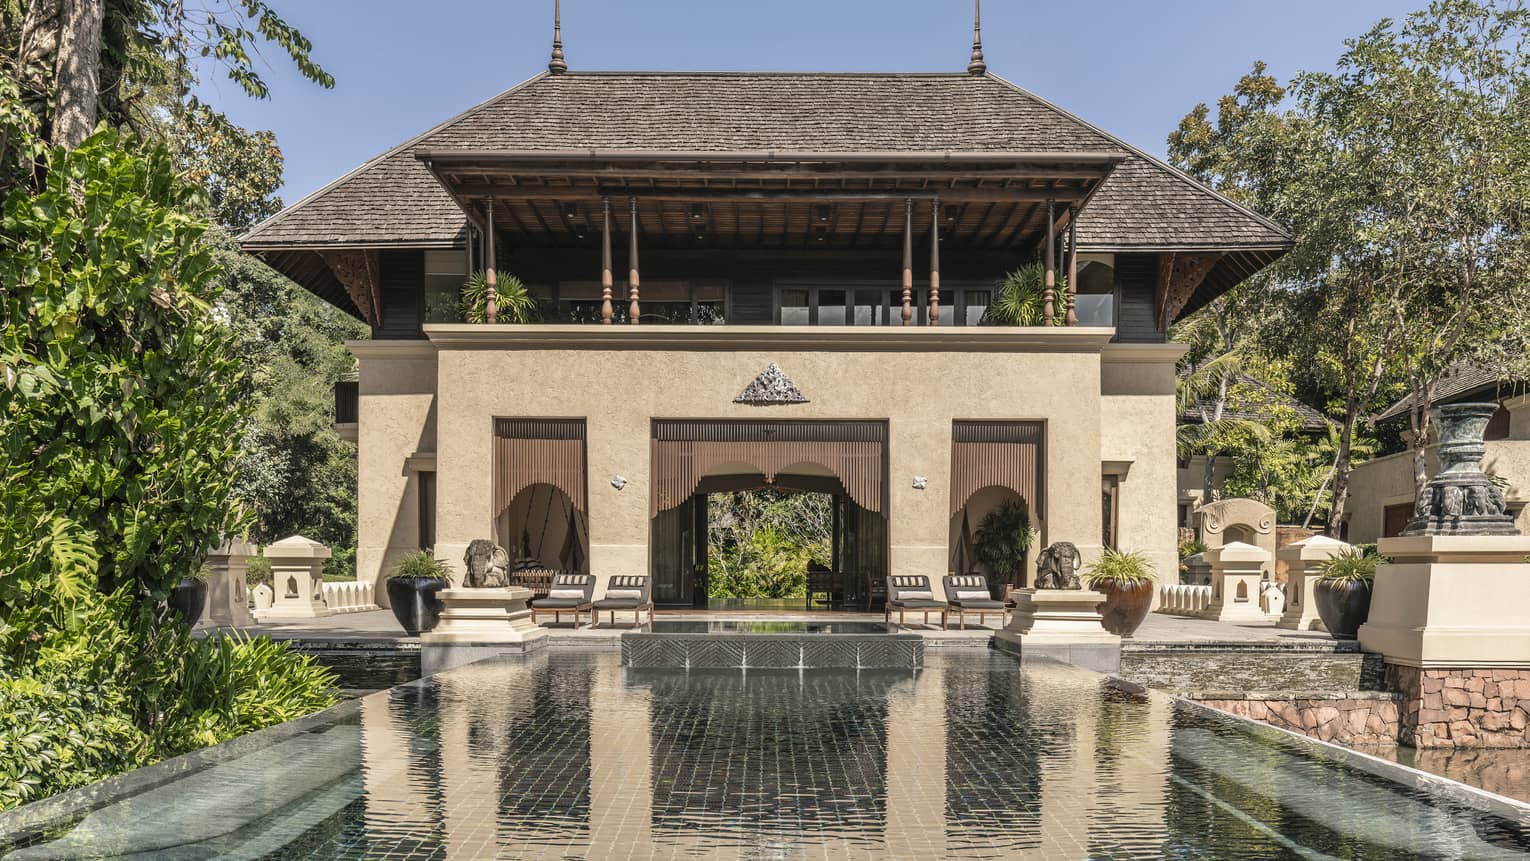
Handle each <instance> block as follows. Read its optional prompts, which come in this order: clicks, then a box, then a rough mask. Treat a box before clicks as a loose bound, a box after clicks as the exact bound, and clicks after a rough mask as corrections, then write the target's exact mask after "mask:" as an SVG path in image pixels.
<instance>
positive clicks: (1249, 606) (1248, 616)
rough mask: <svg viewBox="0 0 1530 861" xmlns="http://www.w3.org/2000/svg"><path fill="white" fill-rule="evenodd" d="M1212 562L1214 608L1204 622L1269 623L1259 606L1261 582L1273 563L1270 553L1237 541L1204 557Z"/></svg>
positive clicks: (1210, 607) (1209, 610)
mask: <svg viewBox="0 0 1530 861" xmlns="http://www.w3.org/2000/svg"><path fill="white" fill-rule="evenodd" d="M1204 555H1205V557H1206V561H1207V562H1209V563H1211V605H1210V606H1208V607H1207V608H1206V609H1205V610H1204V611H1203V612H1202V613H1201V618H1203V619H1215V620H1216V621H1218V622H1268V620H1269V617H1268V616H1266V615H1265V612H1264V610H1263V609H1262V608H1260V606H1259V588H1260V583H1259V581H1260V580H1262V579H1264V570H1265V567H1266V566H1267V565H1269V564H1270V554H1269V553H1268V552H1267V551H1266V550H1264V549H1263V548H1261V547H1255V546H1254V545H1252V544H1244V543H1243V542H1241V541H1234V542H1232V543H1230V544H1224V545H1222V546H1221V547H1218V548H1216V549H1214V550H1207V551H1206V553H1205V554H1204Z"/></svg>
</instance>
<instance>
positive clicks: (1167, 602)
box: [1158, 583, 1211, 616]
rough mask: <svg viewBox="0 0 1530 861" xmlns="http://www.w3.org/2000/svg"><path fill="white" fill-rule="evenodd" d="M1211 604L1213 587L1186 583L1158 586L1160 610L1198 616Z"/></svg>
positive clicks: (1170, 613) (1175, 614) (1172, 613)
mask: <svg viewBox="0 0 1530 861" xmlns="http://www.w3.org/2000/svg"><path fill="white" fill-rule="evenodd" d="M1209 606H1211V587H1210V586H1198V585H1194V584H1185V583H1161V584H1159V586H1158V612H1160V613H1165V614H1167V615H1170V616H1198V615H1200V614H1201V611H1203V610H1205V609H1206V608H1207V607H1209Z"/></svg>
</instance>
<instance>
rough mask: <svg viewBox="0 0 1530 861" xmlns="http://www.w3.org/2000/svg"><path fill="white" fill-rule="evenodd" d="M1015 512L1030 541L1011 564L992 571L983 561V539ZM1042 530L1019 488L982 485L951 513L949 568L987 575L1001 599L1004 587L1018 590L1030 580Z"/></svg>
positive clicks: (1033, 510)
mask: <svg viewBox="0 0 1530 861" xmlns="http://www.w3.org/2000/svg"><path fill="white" fill-rule="evenodd" d="M1015 513H1018V514H1019V515H1021V516H1022V517H1023V518H1024V522H1025V523H1026V524H1027V525H1028V527H1029V534H1030V543H1029V544H1027V545H1025V546H1024V550H1023V552H1022V553H1021V554H1020V555H1019V557H1018V559H1017V560H1016V564H1015V565H1014V566H1013V567H1011V568H1010V569H1008V570H1001V571H995V570H993V567H992V566H991V565H990V564H989V563H988V562H987V561H985V560H984V556H985V554H984V553H983V552H982V550H983V544H984V541H985V539H987V540H989V541H993V540H995V539H996V538H997V536H995V537H989V536H988V535H986V534H985V533H986V532H988V531H997V530H999V529H1001V528H1003V524H1004V523H1005V521H1007V520H1010V519H1011V518H1012V516H1013V515H1014V514H1015ZM990 518H991V519H990ZM1041 533H1042V523H1041V522H1040V520H1039V519H1038V516H1037V515H1036V512H1035V508H1034V507H1033V506H1032V505H1031V504H1030V502H1029V501H1028V500H1027V499H1026V498H1025V497H1024V496H1022V495H1021V494H1020V493H1019V492H1018V491H1016V490H1015V489H1013V488H1011V487H1007V486H1005V485H998V484H990V485H987V486H985V487H981V488H979V489H978V490H976V491H974V492H973V493H972V494H971V495H969V496H968V497H967V499H966V501H965V502H964V503H963V504H962V506H961V508H960V509H958V510H957V511H956V512H955V513H954V514H952V515H951V524H950V543H949V545H948V546H949V547H950V560H949V569H950V571H951V572H952V573H955V574H981V575H982V576H984V577H986V578H988V584H989V586H990V588H991V590H992V592H993V594H994V597H995V598H999V599H1002V598H1003V597H1004V594H1005V589H1006V587H1012V588H1016V589H1018V588H1021V587H1023V586H1025V585H1026V584H1027V583H1029V582H1030V577H1031V571H1030V569H1031V567H1032V566H1033V564H1034V560H1035V558H1036V553H1037V551H1038V549H1039V541H1040V536H1041Z"/></svg>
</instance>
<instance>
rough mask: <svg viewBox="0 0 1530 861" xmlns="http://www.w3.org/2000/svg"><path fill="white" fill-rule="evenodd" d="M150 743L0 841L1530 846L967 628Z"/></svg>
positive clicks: (848, 847) (538, 673)
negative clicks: (843, 665)
mask: <svg viewBox="0 0 1530 861" xmlns="http://www.w3.org/2000/svg"><path fill="white" fill-rule="evenodd" d="M167 766H168V767H167ZM156 768H157V769H158V771H157V772H156V770H155V769H148V770H144V771H143V772H142V773H139V774H138V775H136V776H131V777H130V778H129V779H128V781H126V782H127V783H132V782H133V781H134V780H137V781H138V785H135V786H133V788H132V789H131V790H130V791H127V792H126V794H125V797H121V798H117V799H116V800H112V799H97V800H93V801H88V802H85V801H82V800H81V798H82V797H81V796H72V797H66V798H63V799H61V800H60V801H59V802H57V803H55V805H54V806H55V808H57V809H56V811H54V812H53V813H51V814H50V813H48V810H49V808H47V807H46V806H45V807H41V808H34V809H32V810H30V811H28V810H25V809H24V810H23V811H21V812H20V813H13V814H11V815H10V816H8V817H7V816H0V834H11V835H13V836H12V837H11V838H7V839H12V843H11V845H10V846H9V847H6V848H5V849H0V857H4V858H12V859H34V861H36V859H55V858H71V859H73V858H134V859H147V858H155V859H212V858H226V859H270V860H271V861H278V859H280V861H292V859H362V858H366V859H394V858H398V859H404V858H408V859H456V858H495V857H499V858H565V857H597V858H604V857H611V856H613V855H614V856H618V857H635V858H646V857H695V856H703V857H728V858H797V857H812V858H825V857H828V858H842V857H844V858H873V857H874V858H879V859H880V858H936V857H949V858H1007V857H1015V856H1021V855H1023V856H1028V857H1048V858H1050V857H1060V858H1082V857H1092V858H1160V857H1172V858H1181V859H1200V858H1206V859H1211V858H1216V859H1226V858H1329V857H1342V858H1361V859H1381V858H1386V859H1398V858H1402V859H1408V858H1445V857H1450V858H1519V857H1525V856H1526V855H1527V853H1530V837H1527V833H1526V831H1525V828H1524V826H1521V825H1517V824H1515V823H1514V822H1511V821H1509V820H1507V819H1504V818H1499V817H1495V816H1492V815H1489V814H1486V813H1482V812H1478V811H1477V810H1475V809H1472V808H1468V807H1466V806H1463V805H1461V804H1458V803H1456V802H1453V801H1449V800H1445V799H1442V798H1440V797H1438V796H1435V795H1430V794H1425V793H1422V792H1418V791H1414V790H1410V789H1406V788H1404V787H1402V786H1400V785H1398V784H1394V783H1391V782H1389V781H1385V780H1382V779H1380V778H1377V777H1373V776H1370V775H1368V774H1366V773H1363V772H1361V771H1358V770H1355V769H1352V768H1349V767H1347V766H1345V765H1342V764H1340V763H1338V762H1335V761H1334V760H1333V759H1332V757H1330V756H1329V755H1327V754H1325V753H1323V752H1322V751H1321V750H1318V749H1317V748H1316V747H1315V746H1314V745H1311V744H1309V743H1307V742H1304V741H1299V740H1293V739H1289V738H1286V737H1283V736H1279V735H1278V734H1275V733H1273V732H1265V731H1260V732H1250V731H1249V730H1248V729H1246V727H1245V725H1243V724H1241V723H1240V722H1237V721H1234V720H1232V719H1223V718H1219V717H1215V716H1210V715H1208V714H1206V713H1205V712H1204V711H1202V710H1200V709H1197V708H1193V707H1187V706H1182V705H1177V704H1175V703H1174V702H1173V701H1172V700H1170V699H1169V698H1167V697H1165V696H1162V695H1160V694H1156V693H1151V694H1136V693H1130V692H1126V691H1123V690H1121V689H1119V688H1118V687H1116V686H1114V685H1113V684H1111V683H1109V682H1108V681H1107V680H1106V679H1105V678H1104V677H1102V676H1098V675H1095V674H1092V673H1088V672H1084V671H1080V670H1074V669H1072V668H1067V667H1061V666H1053V665H1046V664H1039V665H1027V666H1026V667H1025V668H1023V669H1022V668H1019V667H1018V666H1017V665H1016V663H1015V661H1014V660H1013V659H1011V658H1008V657H1005V656H1003V655H999V654H996V653H992V652H986V651H978V650H967V649H961V650H950V651H946V650H935V651H932V653H931V654H930V655H929V656H928V657H927V659H926V665H925V667H924V668H923V669H921V670H918V671H903V672H864V671H863V672H859V673H857V672H853V671H852V672H845V671H817V672H806V673H803V672H790V671H784V672H782V671H764V672H755V671H751V672H748V673H739V672H737V671H720V672H705V671H694V670H693V671H691V672H689V673H683V672H674V671H634V670H630V669H625V668H623V667H622V666H621V665H620V659H619V656H618V655H616V654H615V653H614V652H591V651H559V650H547V651H545V652H543V653H541V654H535V655H532V656H528V657H514V658H503V659H498V660H494V661H487V662H483V663H479V664H474V665H471V666H467V667H463V668H460V669H457V670H453V671H451V672H448V673H444V674H442V675H440V676H436V677H433V678H429V679H423V680H421V681H418V682H414V683H411V684H407V685H402V686H400V687H397V688H393V689H391V690H388V691H384V692H380V693H378V694H374V695H372V696H369V697H366V698H363V699H361V700H359V701H355V702H351V703H347V704H345V705H344V706H342V707H340V708H338V709H336V710H334V711H332V712H331V713H328V714H326V715H324V716H323V717H321V718H319V719H312V720H309V721H307V722H306V723H303V724H299V725H297V726H296V727H286V728H282V729H280V730H279V731H274V732H268V733H266V734H263V735H262V736H260V737H258V738H256V739H252V740H246V741H244V742H243V744H242V745H241V744H240V743H238V742H236V743H234V746H233V747H224V748H222V749H219V748H215V749H212V750H210V751H207V752H204V753H203V754H200V755H193V758H192V759H191V760H183V761H181V762H179V763H176V762H172V763H168V764H165V765H163V766H159V767H156ZM99 794H100V793H98V795H99ZM118 794H121V793H118ZM46 804H48V803H45V805H46ZM71 804H76V805H79V804H83V805H84V807H83V808H81V809H76V810H74V811H72V812H70V811H69V810H68V808H69V807H70V805H71ZM86 809H88V812H86ZM24 819H30V820H31V822H32V825H31V832H32V833H30V835H28V836H25V837H22V838H21V839H19V840H17V839H14V833H15V832H14V829H16V827H17V826H18V824H20V823H21V822H22V820H24ZM50 820H51V821H50ZM0 845H3V843H0ZM7 850H9V851H7Z"/></svg>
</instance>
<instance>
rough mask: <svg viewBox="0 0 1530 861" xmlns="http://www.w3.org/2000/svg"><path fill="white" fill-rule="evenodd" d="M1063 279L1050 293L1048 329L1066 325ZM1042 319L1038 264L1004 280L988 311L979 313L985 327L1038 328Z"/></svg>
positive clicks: (1043, 274)
mask: <svg viewBox="0 0 1530 861" xmlns="http://www.w3.org/2000/svg"><path fill="white" fill-rule="evenodd" d="M1067 283H1068V282H1067V279H1066V278H1058V279H1057V287H1056V289H1055V290H1054V292H1053V297H1054V298H1053V310H1054V312H1055V313H1054V314H1053V315H1052V325H1054V326H1061V325H1063V324H1064V322H1065V321H1066V317H1067V306H1066V305H1064V304H1063V303H1064V302H1066V301H1067V295H1068V290H1067ZM1045 317H1046V269H1045V268H1044V267H1043V266H1042V265H1041V264H1040V263H1027V264H1025V265H1024V266H1021V267H1020V268H1019V269H1016V270H1015V271H1013V272H1011V273H1009V274H1008V275H1006V276H1004V280H1003V282H1001V283H1000V284H999V289H998V292H997V294H996V295H995V296H994V297H993V302H992V303H990V304H989V306H988V310H986V311H984V312H983V320H982V323H983V325H985V326H1042V325H1045Z"/></svg>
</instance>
